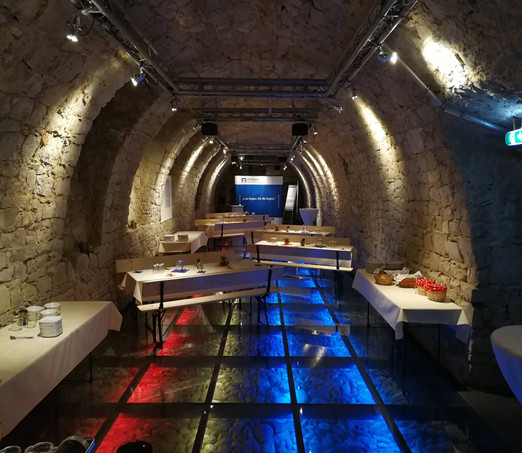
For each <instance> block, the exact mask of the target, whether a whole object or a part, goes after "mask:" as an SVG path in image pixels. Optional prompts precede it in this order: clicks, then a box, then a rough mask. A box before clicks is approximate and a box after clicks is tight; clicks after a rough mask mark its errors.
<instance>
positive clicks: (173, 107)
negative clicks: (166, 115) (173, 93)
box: [170, 98, 178, 112]
mask: <svg viewBox="0 0 522 453" xmlns="http://www.w3.org/2000/svg"><path fill="white" fill-rule="evenodd" d="M170 110H171V111H172V112H177V111H178V101H177V100H176V98H172V101H170Z"/></svg>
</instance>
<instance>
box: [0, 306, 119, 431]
mask: <svg viewBox="0 0 522 453" xmlns="http://www.w3.org/2000/svg"><path fill="white" fill-rule="evenodd" d="M60 304H61V316H62V318H63V319H62V323H63V333H62V334H61V335H59V336H58V337H54V338H42V337H39V336H38V332H39V329H38V327H35V328H33V329H23V330H21V331H17V332H13V331H10V330H9V329H8V328H7V327H4V328H2V329H0V437H4V436H5V435H6V434H8V433H9V432H10V431H11V430H12V429H13V428H14V427H15V426H16V425H17V424H18V423H19V422H20V421H21V420H22V419H23V418H24V417H25V416H26V415H27V414H28V413H29V412H30V411H31V410H32V409H33V408H34V407H35V406H36V405H37V404H38V403H39V402H40V401H41V400H42V399H43V398H45V396H46V395H47V394H48V393H49V392H50V391H51V390H52V389H53V388H54V387H55V386H56V385H57V384H59V383H60V381H61V380H62V379H63V378H64V377H65V376H67V375H68V374H69V373H70V372H71V371H72V370H73V369H74V367H76V365H78V364H79V363H80V362H81V361H82V360H83V359H84V358H85V357H86V356H87V355H88V354H89V353H90V352H91V351H92V350H93V349H94V348H95V347H96V346H97V345H98V344H99V343H100V342H101V341H102V340H103V339H104V338H105V336H106V335H107V332H108V330H109V329H112V330H120V325H121V315H120V313H119V312H118V310H117V308H116V307H115V306H114V305H113V303H112V302H97V301H88V302H60ZM10 335H15V336H17V335H19V336H22V335H23V336H35V338H32V339H19V340H10V339H9V337H10Z"/></svg>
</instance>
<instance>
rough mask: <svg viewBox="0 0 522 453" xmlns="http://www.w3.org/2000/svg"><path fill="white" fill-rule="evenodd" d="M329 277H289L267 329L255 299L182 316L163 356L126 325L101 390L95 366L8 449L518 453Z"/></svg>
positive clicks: (168, 329) (49, 401)
mask: <svg viewBox="0 0 522 453" xmlns="http://www.w3.org/2000/svg"><path fill="white" fill-rule="evenodd" d="M319 277H320V278H319V279H318V278H317V276H314V277H313V278H312V277H311V276H310V275H309V274H308V277H307V276H306V275H305V272H304V271H300V274H299V275H298V276H296V275H293V276H292V275H290V276H287V277H285V278H283V279H282V280H280V281H279V282H278V285H277V287H276V288H275V290H276V292H274V293H273V294H272V295H271V296H270V298H269V300H268V304H267V315H268V320H269V325H258V323H257V304H256V303H255V302H254V303H252V305H251V304H250V303H249V301H242V304H241V307H240V306H239V303H238V301H235V303H233V304H228V303H227V304H208V305H202V306H192V307H189V308H185V309H180V310H178V311H175V310H172V311H170V312H169V316H168V318H166V319H165V320H164V329H165V337H166V340H165V344H164V348H163V349H162V350H156V349H155V348H154V345H153V344H152V342H151V339H150V336H148V335H146V334H145V333H144V329H143V323H142V319H140V318H138V321H137V322H136V321H135V320H134V319H133V317H132V316H130V314H129V315H127V316H124V328H123V330H122V332H120V333H114V332H113V333H110V335H109V336H108V337H107V339H106V340H105V341H104V342H103V343H102V344H101V345H100V346H99V347H98V348H97V349H96V350H95V352H94V382H92V383H90V382H88V380H87V378H88V363H87V362H86V361H85V362H83V363H82V364H80V365H79V366H78V367H77V368H76V369H75V370H74V371H73V373H71V375H70V376H69V377H68V378H67V379H66V380H64V381H63V382H62V383H61V384H60V385H59V386H58V387H57V388H56V389H55V390H54V391H53V392H52V393H51V394H50V395H49V396H48V397H47V398H46V399H45V400H44V401H43V402H42V403H41V404H40V405H39V406H38V407H37V408H36V409H35V410H34V411H33V412H31V414H29V415H28V417H26V419H25V420H24V421H23V422H22V423H21V424H20V425H19V426H18V427H17V428H16V429H15V430H14V431H13V432H12V433H11V434H10V435H9V436H7V437H6V438H5V439H4V440H2V442H1V444H0V445H1V446H2V447H3V446H5V445H9V444H18V445H21V446H22V447H24V448H25V447H26V446H27V445H31V444H33V443H36V441H41V440H50V441H52V442H54V443H55V444H59V443H60V442H61V441H62V440H63V439H65V438H66V437H68V436H70V435H74V434H76V435H81V436H83V437H96V439H97V443H98V447H97V451H98V452H107V453H113V452H115V451H116V449H117V447H118V446H119V445H121V444H123V443H126V442H130V441H133V440H146V441H148V442H150V443H151V444H152V445H153V447H154V452H156V453H161V452H199V451H202V452H223V453H225V452H226V453H228V452H285V453H286V452H294V451H295V452H300V453H303V452H306V453H308V452H314V453H315V452H321V453H327V452H335V453H339V452H345V451H347V452H386V453H388V452H396V451H406V452H408V451H412V452H423V453H426V452H436V453H441V452H442V453H444V452H452V453H453V452H487V451H502V452H504V451H509V449H508V448H507V447H505V446H504V445H503V443H502V441H501V440H500V439H498V438H496V437H495V435H494V434H493V433H492V432H491V431H490V429H489V428H488V427H487V426H486V425H484V424H483V423H482V422H481V421H480V419H479V418H478V417H477V415H476V414H475V412H474V411H473V410H472V409H471V408H470V407H469V406H468V405H467V403H466V402H465V401H464V400H463V399H462V398H461V397H460V396H459V394H458V390H459V389H458V388H456V386H455V385H454V383H453V382H450V381H448V380H447V378H446V375H445V374H444V373H443V372H441V370H440V369H439V368H438V365H437V364H436V363H433V361H432V360H431V359H429V358H428V357H427V355H426V353H425V352H423V351H422V350H421V349H420V348H418V347H417V346H416V345H415V344H414V343H413V342H411V340H409V339H407V340H403V341H407V342H408V344H407V348H406V349H405V348H403V347H402V344H401V343H397V342H395V340H394V336H393V331H392V330H391V329H390V328H389V327H387V326H386V325H384V324H383V323H381V324H382V325H379V326H373V325H372V327H367V325H366V310H367V306H366V303H365V302H364V300H363V299H361V297H360V296H359V294H358V293H356V292H355V291H353V290H352V289H351V281H350V279H349V278H346V279H345V280H346V281H345V282H344V290H343V296H342V298H340V299H336V298H335V297H334V291H333V290H332V289H331V288H332V287H333V285H332V280H331V277H332V276H331V275H328V274H327V273H323V274H321V275H320V276H319ZM250 313H252V316H251V315H250ZM261 319H262V321H263V322H264V321H265V318H264V313H263V316H262V317H261ZM381 321H382V320H381ZM405 351H407V352H405ZM405 354H407V356H406V357H405ZM405 361H406V362H408V363H414V364H415V366H413V367H405V366H404V365H405Z"/></svg>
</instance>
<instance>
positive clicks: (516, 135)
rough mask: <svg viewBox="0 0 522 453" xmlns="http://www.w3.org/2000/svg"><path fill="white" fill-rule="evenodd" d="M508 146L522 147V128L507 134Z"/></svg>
mask: <svg viewBox="0 0 522 453" xmlns="http://www.w3.org/2000/svg"><path fill="white" fill-rule="evenodd" d="M506 145H508V146H517V145H522V128H520V129H515V130H514V131H509V132H508V133H507V134H506Z"/></svg>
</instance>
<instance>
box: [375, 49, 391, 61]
mask: <svg viewBox="0 0 522 453" xmlns="http://www.w3.org/2000/svg"><path fill="white" fill-rule="evenodd" d="M378 57H379V60H381V61H390V57H389V55H388V52H386V51H385V50H383V49H382V48H379V55H378Z"/></svg>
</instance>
